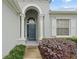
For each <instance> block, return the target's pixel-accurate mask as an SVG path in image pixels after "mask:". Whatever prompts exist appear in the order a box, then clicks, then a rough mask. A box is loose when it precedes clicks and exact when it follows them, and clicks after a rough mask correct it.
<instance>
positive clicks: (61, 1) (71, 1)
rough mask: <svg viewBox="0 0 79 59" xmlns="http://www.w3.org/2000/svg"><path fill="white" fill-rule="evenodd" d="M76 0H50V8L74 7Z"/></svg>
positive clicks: (75, 6)
mask: <svg viewBox="0 0 79 59" xmlns="http://www.w3.org/2000/svg"><path fill="white" fill-rule="evenodd" d="M76 8H77V0H52V1H51V2H50V9H51V10H57V9H76Z"/></svg>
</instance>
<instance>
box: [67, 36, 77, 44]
mask: <svg viewBox="0 0 79 59" xmlns="http://www.w3.org/2000/svg"><path fill="white" fill-rule="evenodd" d="M66 39H67V40H71V41H73V42H75V43H77V37H76V36H72V37H71V38H66Z"/></svg>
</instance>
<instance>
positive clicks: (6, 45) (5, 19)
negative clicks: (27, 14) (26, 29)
mask: <svg viewBox="0 0 79 59" xmlns="http://www.w3.org/2000/svg"><path fill="white" fill-rule="evenodd" d="M19 24H20V22H19V16H18V14H17V13H16V12H15V11H14V9H13V8H12V7H10V6H9V5H8V4H7V3H6V2H4V1H3V2H2V52H3V54H2V55H3V56H5V55H6V54H8V52H9V51H10V50H11V49H12V48H13V47H14V46H15V45H16V44H18V43H17V42H18V39H19V38H20V35H19V34H20V33H19V32H20V28H19V27H20V25H19Z"/></svg>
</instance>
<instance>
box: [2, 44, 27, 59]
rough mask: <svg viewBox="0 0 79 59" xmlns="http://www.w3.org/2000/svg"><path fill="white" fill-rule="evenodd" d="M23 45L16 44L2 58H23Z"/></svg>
mask: <svg viewBox="0 0 79 59" xmlns="http://www.w3.org/2000/svg"><path fill="white" fill-rule="evenodd" d="M25 47H26V46H25V45H22V44H20V45H16V46H15V47H14V48H13V49H12V50H11V51H10V52H9V54H8V55H7V56H5V57H4V58H3V59H23V56H24V52H25Z"/></svg>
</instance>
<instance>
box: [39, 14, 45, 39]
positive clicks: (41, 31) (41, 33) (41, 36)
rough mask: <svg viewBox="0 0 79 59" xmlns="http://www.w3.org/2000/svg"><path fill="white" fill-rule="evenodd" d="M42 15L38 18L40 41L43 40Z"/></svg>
mask: <svg viewBox="0 0 79 59" xmlns="http://www.w3.org/2000/svg"><path fill="white" fill-rule="evenodd" d="M43 16H44V15H43V14H41V15H40V16H39V26H40V40H42V38H43Z"/></svg>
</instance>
